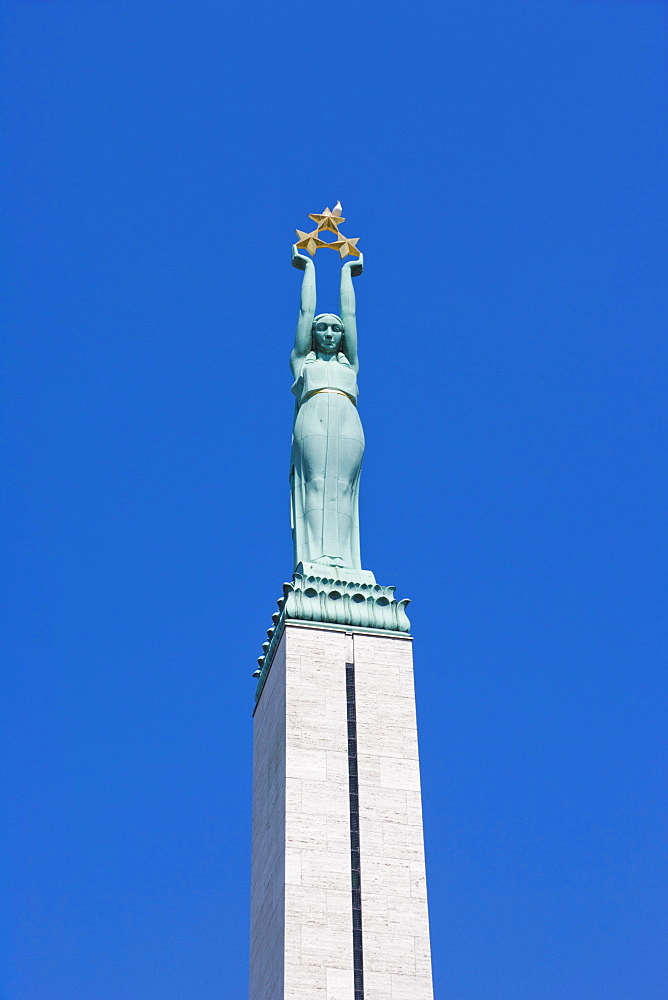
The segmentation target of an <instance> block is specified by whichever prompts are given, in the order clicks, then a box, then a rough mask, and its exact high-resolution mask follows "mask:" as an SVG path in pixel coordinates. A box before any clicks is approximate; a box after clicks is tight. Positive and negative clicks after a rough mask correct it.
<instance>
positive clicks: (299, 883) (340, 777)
mask: <svg viewBox="0 0 668 1000" xmlns="http://www.w3.org/2000/svg"><path fill="white" fill-rule="evenodd" d="M411 645H412V644H411V640H410V637H408V636H407V635H405V634H403V635H402V634H399V633H396V632H394V633H391V632H386V633H385V634H381V633H376V634H369V633H363V632H355V631H354V629H348V630H345V629H337V628H335V627H331V626H330V627H327V626H326V625H322V624H320V623H308V624H307V623H302V622H299V623H297V622H289V621H288V622H286V623H285V627H284V630H283V634H282V636H281V638H280V643H279V645H278V647H277V649H276V651H275V653H274V656H273V659H272V662H271V669H270V670H269V671H268V673H267V676H266V681H265V684H264V688H263V690H262V694H261V697H260V699H259V702H258V705H257V708H256V712H255V719H254V730H255V733H254V788H253V846H252V890H251V975H250V1000H433V993H432V985H431V967H430V949H429V925H428V916H427V896H426V884H425V865H424V848H423V839H422V815H421V800H420V776H419V762H418V748H417V730H416V722H415V698H414V691H413V666H412V649H411ZM351 722H352V728H351ZM356 827H357V828H358V829H356Z"/></svg>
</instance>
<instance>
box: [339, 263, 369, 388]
mask: <svg viewBox="0 0 668 1000" xmlns="http://www.w3.org/2000/svg"><path fill="white" fill-rule="evenodd" d="M363 270H364V256H363V254H360V255H359V257H358V259H357V260H349V261H347V262H346V263H345V264H344V265H343V267H342V268H341V319H342V320H343V330H344V337H345V353H346V357H347V358H348V361H349V362H350V365H351V367H352V368H353V369H354V370H355V372H359V370H360V366H359V361H358V360H357V311H356V305H355V289H354V288H353V280H352V279H353V277H357V275H359V274H361V273H362V271H363Z"/></svg>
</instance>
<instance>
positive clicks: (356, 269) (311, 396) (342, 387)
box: [290, 247, 364, 570]
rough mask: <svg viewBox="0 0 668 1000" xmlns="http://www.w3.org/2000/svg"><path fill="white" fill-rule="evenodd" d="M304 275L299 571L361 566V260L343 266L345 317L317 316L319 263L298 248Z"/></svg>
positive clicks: (295, 446)
mask: <svg viewBox="0 0 668 1000" xmlns="http://www.w3.org/2000/svg"><path fill="white" fill-rule="evenodd" d="M292 263H293V266H294V267H297V268H299V269H300V270H301V271H303V272H304V278H303V281H302V292H301V307H300V310H299V320H298V322H297V333H296V335H295V346H294V348H293V350H292V354H291V355H290V366H291V368H292V374H293V377H294V384H293V386H292V391H293V392H294V394H295V396H296V397H297V402H296V406H295V422H294V428H293V433H292V456H291V463H290V464H291V467H290V491H291V497H292V537H293V540H294V547H295V566H298V565H299V564H300V563H318V564H320V565H321V566H323V565H324V566H331V567H335V568H337V569H342V568H345V567H349V568H355V569H358V570H359V569H361V565H362V564H361V561H360V534H359V517H358V498H359V481H360V470H361V468H362V456H363V454H364V432H363V431H362V423H361V421H360V418H359V414H358V412H357V372H358V371H359V364H358V362H357V321H356V318H355V292H354V289H353V282H352V278H353V276H357V275H358V274H361V273H362V266H363V263H362V257H361V256H360V257H359V259H358V260H355V261H348V262H347V263H346V264H344V265H343V267H342V269H341V316H340V317H339V316H335V315H333V314H332V313H321V314H320V315H319V316H316V315H315V302H316V295H315V265H314V263H313V261H312V260H311V259H310V258H309V257H306V256H305V255H303V254H300V253H298V252H297V248H296V247H293V248H292Z"/></svg>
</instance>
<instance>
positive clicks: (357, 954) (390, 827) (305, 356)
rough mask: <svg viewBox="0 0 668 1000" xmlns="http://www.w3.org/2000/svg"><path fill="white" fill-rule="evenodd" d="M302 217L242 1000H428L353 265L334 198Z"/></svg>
mask: <svg viewBox="0 0 668 1000" xmlns="http://www.w3.org/2000/svg"><path fill="white" fill-rule="evenodd" d="M310 218H311V219H312V220H313V221H314V222H315V223H316V229H314V230H313V231H312V232H308V233H307V232H302V231H300V230H297V236H298V237H299V239H298V241H297V243H296V244H295V245H294V246H293V248H292V263H293V265H294V266H295V267H296V268H298V269H299V270H301V271H303V279H302V287H301V303H300V310H299V318H298V322H297V331H296V335H295V341H294V347H293V349H292V354H291V355H290V367H291V369H292V376H293V380H294V381H293V385H292V392H293V393H294V395H295V419H294V426H293V434H292V452H291V458H290V497H291V514H292V518H291V520H292V537H293V543H294V565H295V569H294V574H293V577H292V580H291V581H290V582H289V583H285V584H284V585H283V596H282V597H281V599H280V600H279V601H278V611H277V612H276V613H275V614H274V615H273V625H272V627H271V628H270V629H269V630H268V632H267V637H268V638H267V641H266V642H265V643H264V646H263V653H262V655H261V656H260V658H259V660H258V663H259V669H258V670H257V671H256V673H255V675H254V676H256V677H257V679H258V683H257V690H256V693H255V711H254V754H253V845H252V878H251V963H250V1000H433V990H432V978H431V957H430V947H429V920H428V914H427V892H426V879H425V862H424V846H423V835H422V806H421V797H420V772H419V763H418V745H417V726H416V720H415V694H414V687H413V656H412V649H411V645H412V640H411V636H410V634H409V628H410V623H409V621H408V618H407V615H406V605H407V604H408V601H407V600H402V601H397V600H396V598H395V596H394V591H395V588H394V587H387V586H381V585H379V584H377V583H376V579H375V577H374V575H373V573H372V572H371V571H370V570H365V569H362V562H361V557H360V524H359V514H358V508H359V504H358V499H359V487H360V472H361V468H362V457H363V454H364V432H363V429H362V423H361V420H360V416H359V413H358V410H357V394H358V387H357V376H358V373H359V362H358V355H357V319H356V308H355V290H354V287H353V278H356V277H358V276H359V275H360V274H362V270H363V258H362V255H361V253H360V251H359V250H358V249H357V243H358V241H359V239H358V238H355V239H348V238H346V237H345V236H344V235H343V234H342V233H341V232H340V229H339V227H340V226H341V224H342V223H343V222H345V219H344V218H343V217H342V215H341V206H340V205H339V204H337V205H336V206H335V208H334V209H333V211H330V210H329V208H326V209H325V211H324V212H322V213H321V214H318V215H311V216H310ZM329 234H333V236H334V239H329V240H326V239H325V238H324V237H325V235H329ZM327 247H329V248H332V249H335V250H338V251H339V253H340V255H341V259H343V258H345V257H348V256H350V257H352V258H353V259H352V260H349V261H347V262H346V263H345V264H343V266H342V269H341V306H340V315H335V314H333V313H320V314H316V278H315V263H314V261H313V260H312V259H311V257H315V254H316V251H317V250H318V249H323V248H327ZM300 251H306V252H307V253H308V254H310V255H311V257H309V256H307V255H306V253H303V252H300ZM286 353H287V352H286ZM370 353H371V352H370Z"/></svg>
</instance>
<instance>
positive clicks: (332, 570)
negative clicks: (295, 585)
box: [295, 562, 376, 587]
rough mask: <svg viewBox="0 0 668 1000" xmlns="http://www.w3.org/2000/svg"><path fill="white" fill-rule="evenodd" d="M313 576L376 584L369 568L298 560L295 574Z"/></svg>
mask: <svg viewBox="0 0 668 1000" xmlns="http://www.w3.org/2000/svg"><path fill="white" fill-rule="evenodd" d="M298 574H299V575H301V576H304V577H307V576H310V577H315V578H316V579H318V580H334V581H345V582H346V583H353V584H354V583H359V584H366V586H369V587H375V586H376V578H375V576H374V575H373V573H372V572H371V570H370V569H350V568H348V567H341V566H327V565H326V564H325V563H314V562H300V563H299V565H298V566H297V569H296V570H295V576H297V575H298Z"/></svg>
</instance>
